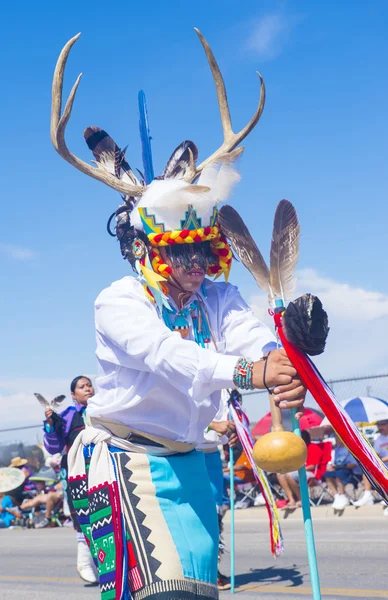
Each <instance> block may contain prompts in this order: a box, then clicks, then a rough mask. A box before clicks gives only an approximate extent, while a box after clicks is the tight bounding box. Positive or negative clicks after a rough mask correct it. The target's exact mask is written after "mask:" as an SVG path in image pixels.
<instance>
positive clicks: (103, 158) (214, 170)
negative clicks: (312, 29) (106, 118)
mask: <svg viewBox="0 0 388 600" xmlns="http://www.w3.org/2000/svg"><path fill="white" fill-rule="evenodd" d="M195 31H196V32H197V34H198V36H199V39H200V41H201V43H202V46H203V48H204V50H205V53H206V56H207V59H208V62H209V65H210V68H211V71H212V75H213V78H214V81H215V85H216V91H217V98H218V104H219V107H220V114H221V122H222V128H223V133H224V141H223V143H222V145H221V146H220V148H219V149H218V150H216V151H215V152H214V153H213V154H212V155H211V156H209V157H208V158H206V159H205V160H204V161H203V162H201V163H200V164H199V165H197V164H196V163H197V159H198V150H197V147H196V146H195V144H194V143H193V142H191V141H187V140H186V141H184V142H182V143H181V144H180V145H179V146H178V147H177V148H176V149H175V150H174V152H173V153H172V155H171V157H170V159H169V161H168V163H167V165H166V168H165V169H164V171H163V173H162V175H161V176H159V177H156V178H155V179H154V180H153V181H152V182H151V183H150V184H149V185H146V184H145V182H144V177H143V176H142V174H141V173H140V172H139V176H138V175H136V174H135V173H134V172H133V171H132V169H131V167H130V166H129V164H128V162H127V160H126V158H125V149H124V150H121V149H120V148H119V147H118V146H117V144H116V143H115V142H114V141H113V139H112V138H111V137H110V136H109V135H108V134H107V133H106V132H105V131H104V130H102V129H100V128H98V127H88V128H87V129H86V130H85V133H84V136H85V140H86V142H87V144H88V146H89V148H90V149H91V150H92V152H93V155H94V157H95V163H96V166H97V168H95V167H92V166H90V165H89V164H87V163H85V162H84V161H82V160H80V159H79V158H77V157H76V156H75V155H74V154H72V153H71V152H70V151H69V150H68V148H67V146H66V143H65V140H64V133H65V128H66V125H67V122H68V121H69V118H70V115H71V110H72V106H73V102H74V98H75V94H76V91H77V87H78V85H79V81H80V77H81V75H80V76H79V77H78V79H77V80H76V82H75V84H74V86H73V88H72V90H71V92H70V95H69V98H68V100H67V102H66V106H65V108H64V111H63V114H62V115H61V104H62V87H63V76H64V70H65V66H66V61H67V58H68V55H69V52H70V50H71V48H72V46H73V44H74V43H75V42H76V41H77V39H78V38H79V36H80V34H78V35H76V36H75V37H73V38H72V39H71V40H69V41H68V42H67V44H66V45H65V46H64V48H63V50H62V52H61V54H60V56H59V58H58V61H57V65H56V68H55V73H54V79H53V88H52V113H51V140H52V142H53V145H54V147H55V149H56V150H57V152H58V153H59V154H60V155H61V156H62V157H63V158H64V159H65V160H67V161H68V162H69V163H70V164H72V165H73V166H75V167H76V168H77V169H79V170H80V171H82V172H83V173H85V174H87V175H90V176H91V177H93V178H95V179H98V180H100V181H102V182H103V183H105V184H106V185H108V186H110V187H112V188H113V189H115V190H117V191H119V192H120V193H121V194H122V199H123V204H122V205H121V206H119V208H118V209H117V211H116V212H115V216H116V234H117V237H118V239H119V241H120V247H121V252H122V254H123V256H124V258H126V259H128V260H129V262H130V263H131V264H132V266H133V267H134V268H135V269H136V270H137V271H138V272H139V274H141V275H142V276H143V278H144V283H145V287H146V289H147V292H148V294H149V295H150V297H151V298H152V299H154V300H155V301H156V302H157V304H158V305H160V304H161V303H163V297H164V294H163V292H164V287H163V282H165V281H166V279H167V278H168V276H169V274H170V272H171V269H170V268H169V267H168V266H167V265H166V264H164V263H163V261H162V258H161V256H160V252H159V248H160V247H163V246H173V245H176V244H188V243H190V244H192V243H194V244H195V243H201V242H209V243H210V248H211V252H212V255H213V256H214V260H213V261H212V262H211V264H210V266H209V270H208V275H211V276H215V277H218V276H219V275H221V274H222V273H223V274H224V275H225V278H226V279H227V277H228V274H229V271H230V266H231V261H232V252H231V250H230V247H229V245H228V242H227V240H226V238H225V237H224V236H223V233H222V231H221V229H220V228H219V226H218V223H217V206H218V204H219V203H221V202H223V201H225V200H226V198H227V197H228V195H229V193H230V190H231V188H232V186H233V184H234V183H235V182H237V181H238V180H239V175H238V174H237V172H236V171H235V170H234V168H233V167H232V164H231V163H232V162H233V161H234V160H235V159H236V158H237V157H238V156H239V155H240V154H241V152H242V151H243V147H241V146H240V147H237V146H238V145H239V144H240V143H241V142H242V141H243V140H244V138H245V137H246V136H247V135H248V134H249V133H250V131H252V129H253V128H254V127H255V125H256V124H257V123H258V121H259V119H260V117H261V114H262V112H263V109H264V103H265V86H264V81H263V79H262V77H261V75H260V74H259V73H258V76H259V78H260V100H259V103H258V106H257V109H256V111H255V113H254V115H253V117H252V119H251V120H250V121H249V123H248V124H247V125H246V126H245V127H244V128H243V129H242V130H241V131H240V132H238V133H234V132H233V130H232V124H231V118H230V113H229V106H228V101H227V96H226V89H225V84H224V81H223V78H222V75H221V72H220V70H219V67H218V65H217V62H216V60H215V58H214V55H213V53H212V50H211V48H210V46H209V45H208V43H207V42H206V40H205V39H204V37H203V36H202V34H201V33H200V32H199V31H198V30H197V29H196V30H195Z"/></svg>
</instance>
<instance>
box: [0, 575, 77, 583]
mask: <svg viewBox="0 0 388 600" xmlns="http://www.w3.org/2000/svg"><path fill="white" fill-rule="evenodd" d="M0 580H7V581H11V580H16V581H62V582H64V583H73V582H74V581H78V582H79V581H80V578H79V577H37V576H36V575H31V576H28V575H0Z"/></svg>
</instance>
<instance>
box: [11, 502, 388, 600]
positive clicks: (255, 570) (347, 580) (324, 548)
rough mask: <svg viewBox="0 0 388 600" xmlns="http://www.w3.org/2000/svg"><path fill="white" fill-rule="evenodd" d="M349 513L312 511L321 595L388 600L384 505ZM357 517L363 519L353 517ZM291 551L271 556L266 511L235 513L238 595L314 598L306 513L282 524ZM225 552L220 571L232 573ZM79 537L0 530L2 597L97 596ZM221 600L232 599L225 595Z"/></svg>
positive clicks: (67, 532) (246, 599)
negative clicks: (86, 575) (83, 575)
mask: <svg viewBox="0 0 388 600" xmlns="http://www.w3.org/2000/svg"><path fill="white" fill-rule="evenodd" d="M373 508H374V509H375V510H374V511H368V510H364V511H363V512H361V509H360V511H357V513H356V512H355V511H354V509H352V510H350V509H349V511H347V514H346V512H345V514H344V515H343V516H341V517H333V516H332V513H331V512H330V511H329V512H328V511H327V510H326V509H325V508H323V509H322V510H321V511H315V513H314V531H315V538H316V546H317V552H318V561H319V570H320V580H321V589H322V597H323V598H325V599H327V600H330V599H331V600H334V599H338V600H340V599H342V598H348V599H350V598H352V599H353V598H361V599H364V600H370V599H372V598H388V569H387V559H388V545H387V539H388V535H387V534H388V518H387V517H385V518H384V517H383V516H382V510H381V509H380V508H377V507H373ZM355 517H357V518H355ZM282 528H283V533H284V538H285V552H284V554H283V556H281V557H280V558H278V559H276V560H275V559H273V558H272V555H271V553H270V550H269V537H268V523H267V521H266V517H265V511H264V509H248V510H243V511H238V512H237V515H236V596H237V597H238V599H239V600H253V599H256V598H262V599H263V600H275V599H276V600H299V599H305V598H312V593H311V586H310V578H309V568H308V561H307V556H306V549H305V541H304V533H303V523H302V520H301V514H300V511H297V512H296V513H295V514H291V515H289V518H287V519H285V520H283V521H282ZM228 532H229V519H228V518H227V519H226V523H225V538H226V543H227V551H226V553H225V556H224V559H223V564H222V570H223V571H224V572H225V573H226V574H229V560H230V554H229V535H228ZM75 552H76V540H75V534H74V532H73V531H72V530H71V529H68V528H63V529H50V530H48V529H45V530H11V531H9V530H0V556H1V560H0V599H1V600H16V599H17V600H21V599H22V600H24V599H26V600H53V599H54V600H65V598H66V599H67V600H68V599H69V598H71V600H88V599H90V600H92V599H94V600H99V597H100V595H99V592H98V588H96V587H90V586H85V585H84V584H83V582H82V581H81V580H80V579H79V578H78V576H77V572H76V570H75ZM221 598H222V600H227V599H228V598H230V593H229V592H222V593H221Z"/></svg>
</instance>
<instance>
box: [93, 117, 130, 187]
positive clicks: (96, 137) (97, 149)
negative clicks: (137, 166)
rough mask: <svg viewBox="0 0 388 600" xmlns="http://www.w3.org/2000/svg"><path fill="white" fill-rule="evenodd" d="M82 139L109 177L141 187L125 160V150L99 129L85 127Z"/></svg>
mask: <svg viewBox="0 0 388 600" xmlns="http://www.w3.org/2000/svg"><path fill="white" fill-rule="evenodd" d="M84 138H85V141H86V143H87V145H88V147H89V149H90V150H91V151H92V152H93V156H94V158H95V159H96V161H97V162H98V164H99V165H100V166H101V167H102V168H103V169H105V170H106V171H108V173H110V174H111V175H114V176H115V177H117V179H121V181H124V182H126V183H129V184H131V185H141V183H140V181H139V180H138V178H137V177H136V175H135V174H134V172H133V171H132V169H131V167H130V166H129V164H128V162H127V161H126V159H125V150H126V148H125V149H124V150H121V149H120V148H119V147H118V145H117V144H116V142H115V141H114V140H113V139H112V138H111V137H110V135H108V134H107V132H106V131H104V130H103V129H100V128H99V127H87V128H86V129H85V131H84Z"/></svg>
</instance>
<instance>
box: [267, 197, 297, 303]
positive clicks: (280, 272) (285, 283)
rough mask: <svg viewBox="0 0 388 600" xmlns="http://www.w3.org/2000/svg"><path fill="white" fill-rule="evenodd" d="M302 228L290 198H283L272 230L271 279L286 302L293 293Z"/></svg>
mask: <svg viewBox="0 0 388 600" xmlns="http://www.w3.org/2000/svg"><path fill="white" fill-rule="evenodd" d="M299 235H300V228H299V222H298V217H297V214H296V210H295V208H294V207H293V205H292V204H291V202H288V200H281V201H280V202H279V204H278V206H277V209H276V212H275V219H274V225H273V232H272V243H271V257H270V281H271V287H272V289H273V291H274V293H275V295H276V296H278V297H279V298H281V299H282V300H283V304H285V302H286V300H287V298H289V297H290V296H291V295H292V292H293V290H294V287H295V283H296V279H295V277H294V272H295V267H296V263H297V261H298V255H299Z"/></svg>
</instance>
